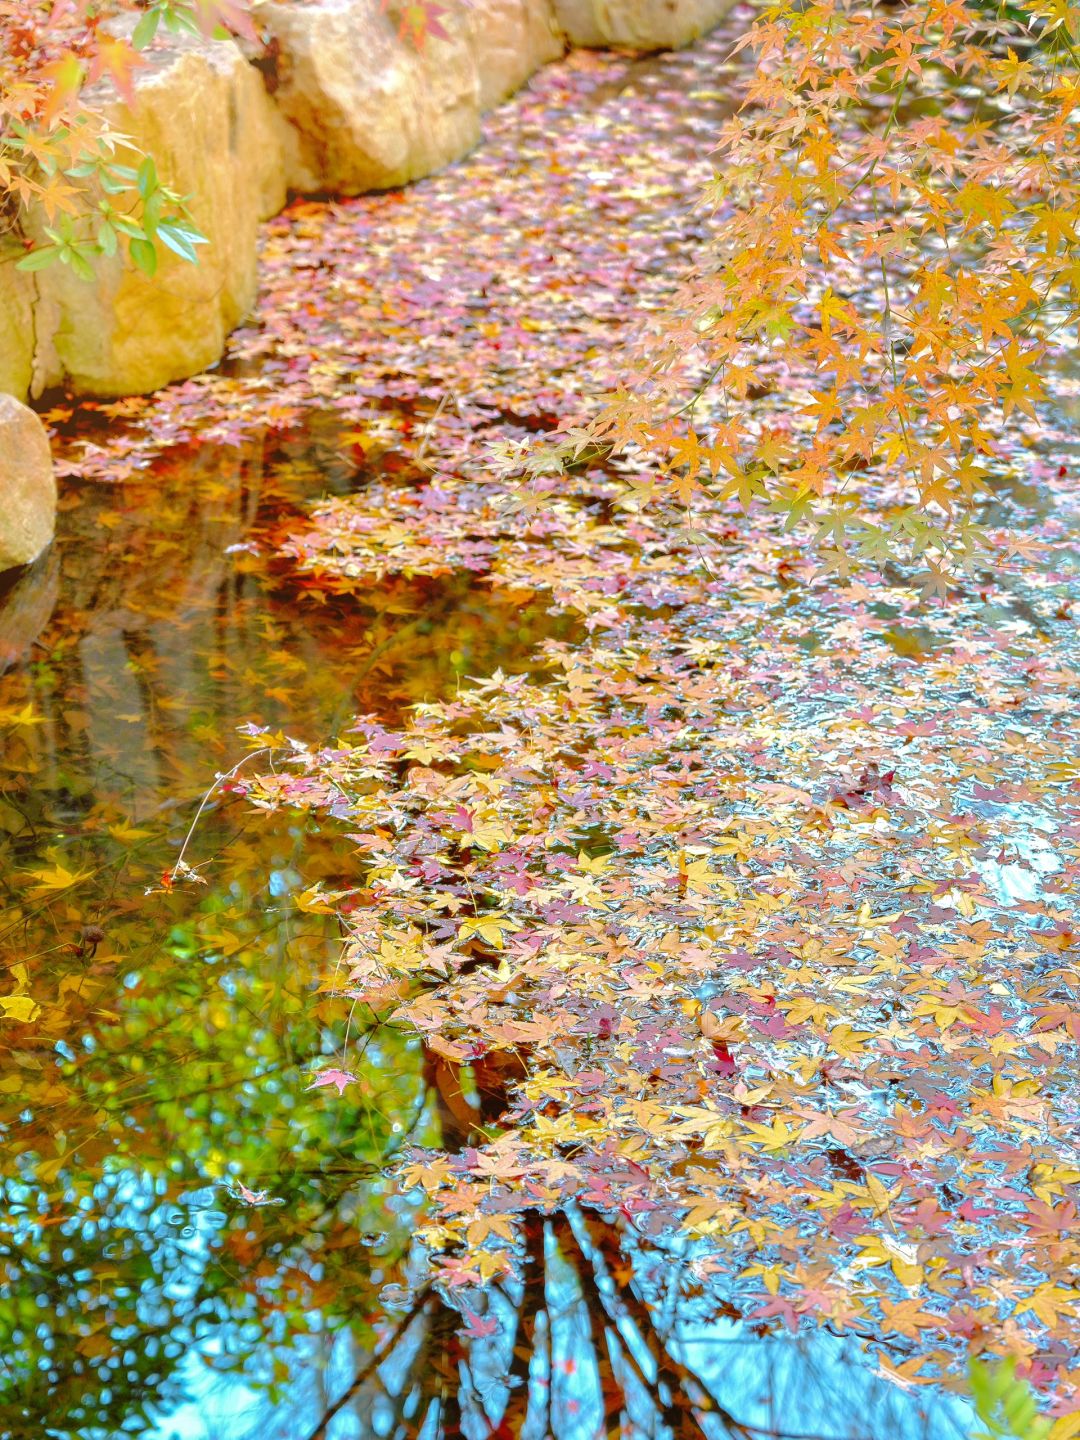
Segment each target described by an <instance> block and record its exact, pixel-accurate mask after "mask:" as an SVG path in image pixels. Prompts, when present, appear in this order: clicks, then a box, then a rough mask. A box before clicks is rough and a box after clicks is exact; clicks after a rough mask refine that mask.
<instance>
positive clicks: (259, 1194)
mask: <svg viewBox="0 0 1080 1440" xmlns="http://www.w3.org/2000/svg"><path fill="white" fill-rule="evenodd" d="M229 1194H230V1195H232V1196H233V1198H234V1199H236V1200H242V1201H243V1203H244V1204H245V1205H252V1206H263V1205H284V1204H285V1201H284V1200H279V1199H278V1198H277V1197H276V1196H273V1195H271V1194H270V1191H269V1190H249V1189H248V1187H247V1186H246V1185H245V1184H244V1182H243V1181H242V1180H237V1182H236V1186H235V1189H232V1190H230V1191H229Z"/></svg>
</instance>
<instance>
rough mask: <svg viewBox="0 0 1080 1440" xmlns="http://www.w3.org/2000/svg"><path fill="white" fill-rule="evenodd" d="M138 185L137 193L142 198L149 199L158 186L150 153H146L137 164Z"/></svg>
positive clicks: (155, 168) (155, 167)
mask: <svg viewBox="0 0 1080 1440" xmlns="http://www.w3.org/2000/svg"><path fill="white" fill-rule="evenodd" d="M138 186H139V194H140V195H141V196H142V198H143V199H144V200H149V199H150V196H151V195H153V193H154V191H155V190H156V189H157V188H158V178H157V166H156V165H155V164H154V160H153V156H151V155H148V156H147V157H146V159H145V160H144V161H143V162H142V164H141V165H140V166H139V175H138Z"/></svg>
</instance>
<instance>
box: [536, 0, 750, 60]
mask: <svg viewBox="0 0 1080 1440" xmlns="http://www.w3.org/2000/svg"><path fill="white" fill-rule="evenodd" d="M733 4H734V0H554V5H555V13H556V17H557V19H558V22H559V25H560V26H561V27H562V29H563V31H564V32H565V34H566V38H567V39H568V40H569V41H570V43H571V45H589V46H594V47H603V46H606V45H616V46H622V47H625V48H627V49H629V50H675V49H678V48H679V46H681V45H688V44H689V43H690V41H691V40H696V39H697V37H698V36H699V35H704V34H705V32H706V31H707V30H711V29H712V27H713V26H714V25H716V24H718V23H719V22H720V21H721V20H722V19H723V17H724V16H725V15H726V14H727V12H728V11H729V10H730V9H731V7H732V5H733Z"/></svg>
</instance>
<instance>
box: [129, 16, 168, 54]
mask: <svg viewBox="0 0 1080 1440" xmlns="http://www.w3.org/2000/svg"><path fill="white" fill-rule="evenodd" d="M160 19H161V11H160V10H147V11H146V13H145V14H144V15H143V17H142V19H141V20H140V21H139V23H138V24H137V25H136V26H135V30H134V32H133V33H132V36H131V43H132V45H134V47H135V49H136V50H145V49H146V47H147V46H148V45H149V44H150V43H151V42H152V40H153V38H154V36H155V35H156V34H157V28H158V22H159V21H160Z"/></svg>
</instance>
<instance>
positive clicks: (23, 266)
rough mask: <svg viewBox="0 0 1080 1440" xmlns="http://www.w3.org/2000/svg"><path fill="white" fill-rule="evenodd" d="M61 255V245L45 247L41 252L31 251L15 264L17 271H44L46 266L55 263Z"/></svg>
mask: <svg viewBox="0 0 1080 1440" xmlns="http://www.w3.org/2000/svg"><path fill="white" fill-rule="evenodd" d="M59 255H60V246H59V245H43V246H42V247H41V249H40V250H31V251H30V253H29V255H24V256H23V257H22V259H21V260H17V261H16V262H15V269H16V270H44V269H45V267H46V265H52V264H54V263H55V261H56V260H57V258H58V257H59Z"/></svg>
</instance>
